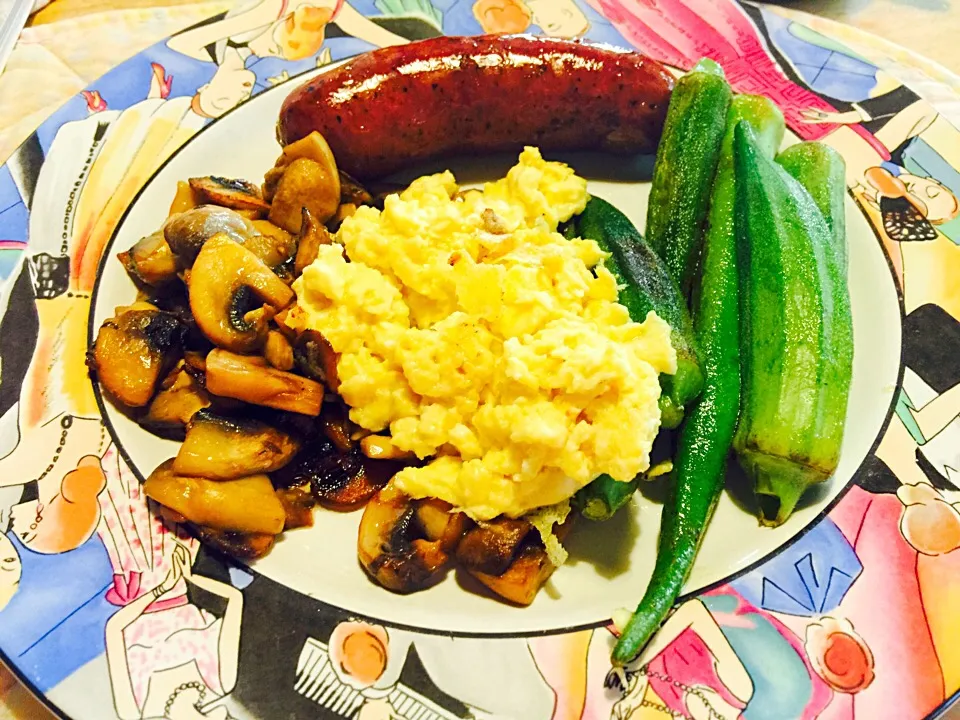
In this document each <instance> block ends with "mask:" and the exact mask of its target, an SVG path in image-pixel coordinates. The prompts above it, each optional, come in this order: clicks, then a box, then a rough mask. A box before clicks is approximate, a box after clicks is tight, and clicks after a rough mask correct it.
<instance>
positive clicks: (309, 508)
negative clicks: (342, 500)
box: [277, 485, 317, 530]
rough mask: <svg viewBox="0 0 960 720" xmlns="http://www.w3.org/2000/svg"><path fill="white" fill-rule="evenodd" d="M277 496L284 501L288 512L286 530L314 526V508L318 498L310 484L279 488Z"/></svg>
mask: <svg viewBox="0 0 960 720" xmlns="http://www.w3.org/2000/svg"><path fill="white" fill-rule="evenodd" d="M277 497H278V498H280V502H281V503H283V509H284V511H285V512H286V514H287V517H286V521H285V522H284V524H283V529H284V530H294V529H296V528H301V527H312V526H313V509H314V508H315V507H316V506H317V500H316V498H315V497H314V496H313V493H312V492H310V486H309V485H294V486H293V487H290V488H283V489H281V490H277Z"/></svg>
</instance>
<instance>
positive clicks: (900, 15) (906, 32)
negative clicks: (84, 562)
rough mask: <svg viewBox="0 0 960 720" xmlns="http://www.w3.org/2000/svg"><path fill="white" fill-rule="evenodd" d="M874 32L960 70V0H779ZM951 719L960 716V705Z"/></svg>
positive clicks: (32, 706) (33, 718)
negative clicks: (958, 45) (786, 0)
mask: <svg viewBox="0 0 960 720" xmlns="http://www.w3.org/2000/svg"><path fill="white" fill-rule="evenodd" d="M196 2H197V0H53V1H52V2H51V3H50V4H49V5H47V6H46V7H45V8H43V9H42V10H40V11H39V12H38V13H36V14H35V15H34V16H33V18H32V19H31V21H30V25H32V26H40V25H45V24H49V23H54V22H57V21H60V20H64V19H68V18H76V17H80V16H83V15H88V14H91V13H96V12H103V11H106V10H116V9H119V8H153V7H170V6H173V5H190V4H194V3H196ZM777 4H780V5H782V6H783V7H786V8H790V9H792V10H800V11H803V12H808V13H812V14H815V15H819V16H822V17H825V18H829V19H831V20H836V21H839V22H843V23H847V24H849V25H852V26H854V27H856V28H858V29H860V30H863V31H866V32H870V33H873V34H874V35H877V36H879V37H881V38H883V39H885V40H889V41H891V42H894V43H897V44H898V45H901V46H903V47H905V48H907V49H909V50H912V51H914V52H916V53H918V54H920V55H923V56H925V57H927V58H929V59H931V60H934V61H936V62H938V63H940V64H941V65H942V66H943V67H945V68H947V69H948V70H951V71H953V72H954V73H957V74H960V52H957V49H956V42H957V37H960V0H958V1H957V2H953V0H796V1H794V2H780V3H777ZM945 718H947V719H949V720H960V708H955V709H954V710H953V711H950V712H948V713H947V715H946V716H945ZM48 719H49V720H52V716H51V715H50V714H49V713H48V712H47V711H46V710H45V709H44V708H43V707H41V706H40V704H39V703H38V702H37V701H36V700H35V699H34V698H33V697H32V696H31V695H30V694H29V692H28V691H26V689H25V688H24V687H23V686H22V685H20V684H19V683H18V682H17V680H16V679H15V678H14V677H13V676H12V675H11V674H10V672H9V671H8V670H7V669H6V668H5V667H4V666H3V665H2V663H0V720H48Z"/></svg>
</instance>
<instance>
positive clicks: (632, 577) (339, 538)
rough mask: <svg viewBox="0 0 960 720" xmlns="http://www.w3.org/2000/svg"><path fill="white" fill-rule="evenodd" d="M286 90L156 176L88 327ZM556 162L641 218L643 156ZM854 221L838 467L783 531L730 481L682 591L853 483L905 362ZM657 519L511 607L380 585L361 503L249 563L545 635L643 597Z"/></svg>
mask: <svg viewBox="0 0 960 720" xmlns="http://www.w3.org/2000/svg"><path fill="white" fill-rule="evenodd" d="M290 90H291V86H290V85H285V86H283V87H281V88H278V89H275V90H271V91H267V92H264V93H262V94H260V95H258V96H256V97H255V98H253V99H252V100H250V101H249V102H247V103H246V104H244V105H242V106H240V107H239V108H237V109H236V110H234V111H233V112H231V113H229V114H227V115H225V116H224V117H223V118H221V119H220V120H219V121H218V122H216V123H214V124H212V125H210V126H209V127H207V128H206V129H204V130H203V131H202V132H200V133H198V134H197V135H196V136H195V137H194V138H193V139H192V140H191V141H190V142H189V143H187V145H185V146H184V147H183V148H182V149H181V150H180V151H179V152H178V153H177V154H176V155H174V156H173V157H172V158H171V159H170V161H168V162H167V164H166V165H165V166H164V167H163V168H162V169H161V170H160V171H159V172H158V173H157V174H156V175H155V176H154V177H153V178H152V179H151V180H150V182H149V183H148V184H147V185H146V187H145V188H144V190H143V191H142V192H141V194H140V195H139V197H138V198H137V199H136V201H135V202H134V203H133V205H132V206H131V208H130V210H129V211H128V213H127V215H126V216H125V217H124V219H123V221H122V222H121V224H120V226H119V228H118V229H117V232H116V234H115V236H114V239H113V245H112V246H111V247H109V248H108V249H107V251H106V252H105V253H104V257H105V260H104V265H103V268H102V270H101V277H100V280H99V284H98V286H97V290H96V296H95V307H94V312H93V314H92V325H91V332H92V333H93V335H95V333H96V329H97V328H99V326H100V324H101V323H102V322H103V321H104V320H105V319H106V318H108V317H110V316H111V315H112V314H113V310H114V308H115V307H116V306H118V305H125V304H129V303H130V302H131V301H132V299H133V297H134V295H135V292H136V290H135V288H134V286H133V283H132V282H131V281H130V279H129V278H128V277H127V274H126V272H125V271H124V269H123V267H122V265H121V263H120V262H119V261H118V260H117V259H116V254H117V252H119V251H120V250H124V249H127V248H129V247H130V246H131V245H133V244H134V243H135V242H136V241H137V240H138V239H140V238H141V237H142V236H144V235H147V234H149V233H151V232H154V231H155V230H156V229H157V228H159V227H160V225H161V223H162V222H163V220H164V218H165V217H166V214H167V210H168V208H169V206H170V201H171V199H172V198H173V194H174V191H175V188H176V183H177V181H178V180H184V179H186V178H188V177H192V176H198V175H209V174H215V175H223V176H227V177H240V178H246V179H249V180H252V181H255V182H259V180H260V179H261V178H262V177H263V173H264V172H265V171H266V170H267V169H268V168H269V167H271V166H272V165H273V162H274V160H275V159H276V156H277V155H278V153H279V146H278V145H277V141H276V139H275V127H276V119H277V115H278V111H279V108H280V105H281V103H282V102H283V99H284V97H285V96H286V95H287V93H288V92H290ZM788 142H791V141H788ZM548 157H549V158H550V159H557V158H556V156H548ZM562 159H565V160H567V161H569V162H570V163H571V164H572V165H573V166H574V168H575V169H577V170H578V172H580V173H582V174H583V175H584V176H586V177H587V178H588V180H589V189H590V192H591V193H593V194H595V195H598V196H601V197H603V198H605V199H607V200H609V201H610V202H612V203H614V204H615V205H616V206H618V207H619V208H620V209H621V210H623V211H624V212H625V213H626V214H627V215H628V216H630V218H631V219H632V220H633V221H634V222H635V223H636V224H637V225H638V227H641V228H642V227H643V224H644V218H645V217H646V202H647V195H648V193H649V184H648V183H643V182H639V181H638V180H637V179H636V178H637V177H638V167H639V166H642V163H637V162H632V161H628V160H624V159H622V158H616V157H611V156H591V155H572V156H569V157H566V156H564V157H563V158H562ZM513 160H515V158H504V157H496V158H489V159H485V160H484V161H482V162H481V161H476V160H473V161H469V162H467V161H456V162H451V163H442V164H439V165H438V164H434V166H433V167H432V168H430V169H433V168H436V167H440V166H443V167H446V166H449V167H450V168H451V169H452V170H453V171H454V173H455V174H457V176H458V178H459V179H461V181H462V182H465V183H466V182H467V181H470V182H475V181H479V180H487V179H494V178H496V177H498V176H500V175H501V174H502V173H503V172H505V170H506V169H507V168H508V167H509V166H510V165H511V164H512V161H513ZM847 227H848V238H849V245H850V290H851V297H852V304H853V319H854V336H855V361H854V375H853V386H852V389H851V397H850V405H849V412H848V422H847V428H846V436H845V441H844V446H843V453H842V457H841V462H840V467H839V469H838V471H837V474H836V476H835V477H834V478H833V479H832V480H830V481H829V483H827V484H825V485H824V486H822V487H820V488H818V489H817V491H816V492H815V493H814V494H813V496H812V497H809V498H806V499H805V501H804V503H802V507H801V508H800V509H798V510H797V511H796V512H795V513H794V515H793V517H792V518H791V519H790V520H789V521H788V522H787V523H785V524H784V525H783V526H781V527H779V528H776V529H769V528H762V527H760V526H759V524H758V523H757V521H756V519H755V518H754V517H753V516H752V515H751V514H749V511H747V510H745V509H743V507H742V505H739V504H738V502H736V500H735V499H734V496H733V495H731V493H730V491H729V490H728V491H727V492H725V493H724V495H723V498H722V499H721V501H720V503H719V505H718V507H717V511H716V515H715V516H714V519H713V522H712V524H711V525H710V529H709V531H708V532H707V535H706V538H705V540H704V543H703V547H702V549H701V551H700V555H699V557H698V559H697V562H696V565H695V566H694V568H693V572H692V574H691V577H690V580H689V582H688V583H687V586H686V591H687V592H692V591H695V590H698V589H701V588H703V587H705V586H708V585H711V584H714V583H717V582H720V581H722V580H724V579H725V578H729V577H730V576H731V575H734V574H736V573H738V572H740V571H742V570H744V569H745V568H747V567H748V566H750V565H752V564H754V563H756V562H757V561H759V560H761V559H762V558H764V557H765V556H767V555H769V554H770V553H772V552H774V551H775V550H776V549H777V548H779V547H780V546H782V545H783V544H785V543H787V542H789V541H790V540H791V539H792V538H794V537H796V536H797V535H798V533H801V532H802V531H803V530H804V528H806V527H807V526H808V525H809V524H810V523H811V521H813V520H814V519H815V518H816V517H817V516H819V515H820V514H821V513H822V512H824V510H825V509H826V508H827V507H828V506H829V505H830V503H831V501H832V500H833V499H834V498H835V497H836V495H837V493H839V492H840V491H841V490H842V489H843V488H844V487H845V486H846V484H847V482H848V481H849V480H850V478H851V476H852V475H853V473H854V471H855V470H856V469H857V467H858V466H859V464H860V463H861V461H862V460H863V459H864V457H865V456H866V454H867V453H868V451H869V450H870V449H871V447H872V445H873V443H874V440H875V438H876V437H877V436H878V434H879V432H880V430H881V427H882V426H883V424H884V422H885V420H886V418H887V415H888V412H889V409H890V406H891V402H892V399H893V393H894V388H895V386H896V383H897V379H898V377H897V376H898V370H899V363H898V360H899V357H900V326H901V323H900V308H899V304H898V301H897V292H896V289H895V286H894V283H893V280H892V277H891V274H890V271H889V269H888V267H887V262H886V259H885V257H884V255H883V252H882V250H881V247H880V245H879V243H878V242H877V239H876V236H875V235H874V233H873V231H872V230H871V229H870V227H869V226H868V224H867V222H866V220H865V219H864V217H863V216H862V215H861V213H860V212H859V211H858V210H857V208H856V206H855V205H854V204H853V202H852V201H851V200H849V199H848V202H847ZM881 328H882V329H883V330H880V329H881ZM104 418H105V420H106V421H107V423H108V426H109V428H110V432H111V434H112V435H113V437H114V440H115V441H116V442H117V445H118V446H119V447H120V448H122V450H123V452H124V453H125V455H126V456H127V458H128V459H129V462H130V465H131V467H132V468H133V469H134V471H135V472H136V473H137V474H138V475H140V476H141V478H143V477H146V476H147V475H148V474H149V473H150V472H151V471H152V470H153V468H154V467H156V466H157V465H158V464H160V462H162V461H164V460H166V459H168V458H170V457H173V456H174V455H175V454H176V449H177V444H176V443H174V442H171V441H167V440H162V439H160V438H157V437H155V436H153V435H151V434H150V433H148V432H146V431H145V430H143V429H142V428H140V427H139V426H138V425H136V423H134V422H132V421H131V420H130V419H128V418H127V417H126V416H124V415H123V414H122V413H121V412H119V411H118V410H117V409H116V408H114V407H112V406H111V405H110V404H109V402H107V403H106V407H105V414H104ZM852 419H855V420H852ZM659 515H660V505H659V504H658V503H656V502H654V501H652V500H650V499H647V498H645V497H643V496H642V495H639V494H638V495H637V499H636V501H635V503H634V504H633V505H632V506H631V507H630V508H629V511H625V512H622V513H620V514H619V515H618V516H617V517H616V518H615V519H614V520H612V521H610V522H608V523H605V524H598V525H590V524H587V523H583V524H581V526H580V527H578V529H577V530H576V532H575V533H574V535H573V537H572V539H571V543H570V545H571V558H570V561H569V562H568V563H567V565H565V566H564V567H562V568H560V569H559V570H558V571H557V572H556V573H555V574H554V576H553V579H552V580H551V582H550V583H549V584H548V586H547V587H546V588H545V590H544V591H542V592H541V593H540V594H539V596H538V597H537V599H536V600H535V601H534V603H533V605H531V606H530V607H529V608H517V607H512V606H509V605H506V604H503V603H501V602H498V601H496V600H494V599H492V598H490V597H489V596H486V595H481V594H477V593H475V592H473V591H472V590H469V589H466V588H465V587H463V586H462V585H461V584H459V583H458V579H457V576H456V574H455V573H451V574H450V575H449V576H448V577H447V578H446V579H445V580H444V581H443V582H442V583H440V584H439V585H438V586H436V587H434V588H432V589H430V590H427V591H424V592H420V593H415V594H412V595H408V596H400V595H395V594H393V593H391V592H388V591H387V590H384V589H382V588H380V587H378V586H377V585H375V584H373V583H372V582H371V581H370V580H369V579H368V578H367V576H366V574H365V573H364V571H363V569H362V568H361V567H360V565H359V564H358V562H357V556H356V536H357V525H358V523H359V520H360V512H354V513H349V514H342V513H336V512H330V511H323V510H319V511H317V513H316V517H315V525H314V527H312V528H310V529H300V530H295V531H293V532H289V533H287V534H285V535H284V536H283V538H282V540H281V541H280V542H278V543H277V545H276V546H275V547H274V549H273V550H272V552H271V553H270V554H269V555H268V556H267V557H266V558H263V559H261V560H259V561H256V562H255V563H253V564H252V566H251V567H253V568H254V569H255V570H256V571H257V572H259V573H262V574H263V575H266V576H267V577H270V578H271V579H273V580H275V581H277V582H280V583H282V584H284V585H285V586H287V587H289V588H291V589H292V590H296V591H298V592H301V593H305V594H307V595H309V596H311V597H314V598H317V599H319V600H322V601H324V602H327V603H330V604H332V605H335V606H338V607H341V608H344V609H347V610H348V611H350V612H354V613H357V614H358V615H363V616H367V617H371V618H376V619H379V620H382V621H385V622H387V623H390V624H393V625H405V626H409V627H416V628H422V629H425V630H427V631H430V632H458V633H468V634H479V635H487V634H489V635H496V634H507V633H528V632H529V633H535V632H545V631H551V630H559V629H564V628H572V627H578V626H583V625H588V624H593V623H598V622H603V621H605V620H607V619H609V618H610V616H611V613H612V612H613V611H614V610H615V609H616V608H619V607H629V608H632V607H633V606H634V605H635V604H636V602H637V600H638V599H639V597H640V595H641V594H642V592H643V588H644V587H645V585H646V583H647V580H648V578H649V577H650V573H651V571H652V569H653V563H654V557H655V554H656V542H657V533H658V528H659Z"/></svg>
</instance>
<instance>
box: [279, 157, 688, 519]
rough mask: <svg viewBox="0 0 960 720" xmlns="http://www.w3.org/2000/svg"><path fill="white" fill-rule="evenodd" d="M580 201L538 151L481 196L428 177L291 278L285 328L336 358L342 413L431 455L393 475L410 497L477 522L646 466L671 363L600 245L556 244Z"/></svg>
mask: <svg viewBox="0 0 960 720" xmlns="http://www.w3.org/2000/svg"><path fill="white" fill-rule="evenodd" d="M586 202H587V191H586V181H584V180H583V179H581V178H579V177H577V176H576V175H574V173H573V171H572V170H571V169H570V168H568V167H566V166H564V165H561V164H559V163H555V162H547V161H544V160H543V158H542V157H541V155H540V153H539V151H537V150H536V149H534V148H527V149H526V150H524V151H523V153H521V155H520V159H519V162H518V164H517V165H516V166H514V167H513V168H512V169H511V170H510V171H509V172H508V173H507V176H506V177H505V178H503V179H501V180H498V181H497V182H493V183H488V184H486V185H485V186H484V187H483V189H482V190H478V191H467V192H463V193H462V192H461V191H460V188H459V187H458V186H457V184H456V181H455V179H454V177H453V175H452V174H451V173H449V172H445V173H441V174H438V175H431V176H427V177H422V178H419V179H417V180H415V181H414V182H413V183H412V184H411V185H410V187H408V188H407V189H406V190H404V191H403V192H401V193H400V194H398V195H391V196H390V197H388V198H387V200H386V202H385V204H384V209H383V210H382V211H381V210H378V209H377V208H373V207H361V208H358V210H357V212H356V213H355V214H354V215H353V216H352V217H350V218H348V219H347V220H345V221H344V223H343V225H342V226H341V227H340V230H339V232H338V233H337V238H336V239H337V243H335V244H331V245H325V246H323V247H321V248H320V251H319V253H318V255H317V259H316V260H314V262H313V264H311V265H310V266H309V267H307V268H306V270H304V273H303V275H302V276H301V277H300V278H299V279H298V280H297V281H296V282H295V283H294V285H293V287H294V290H295V291H296V294H297V304H296V306H295V307H294V308H293V309H292V310H291V311H290V313H289V314H288V315H287V317H286V320H285V323H286V325H287V326H288V327H289V328H291V329H293V330H295V331H298V332H299V331H304V330H314V331H316V332H319V333H320V334H321V335H322V336H323V337H324V338H326V339H327V341H328V342H329V343H330V345H331V347H332V348H333V351H334V352H335V353H337V355H338V358H339V360H338V362H337V377H338V382H339V386H338V392H339V393H340V395H341V397H342V398H343V399H344V401H345V402H346V403H347V405H348V406H349V407H350V419H351V420H352V421H353V422H355V423H356V424H357V425H359V426H360V427H361V428H364V429H366V430H369V431H370V432H374V433H382V432H384V431H389V437H390V443H391V444H392V445H393V446H394V447H395V448H397V449H398V450H399V451H401V452H403V453H406V454H408V455H415V456H416V457H418V458H420V459H423V458H427V457H431V458H435V459H433V460H431V461H430V462H429V463H428V464H426V465H424V466H422V467H411V468H406V469H404V470H401V471H400V472H399V473H398V474H397V476H396V477H395V478H394V483H395V484H396V485H397V486H398V487H399V488H400V489H401V490H403V491H404V492H405V493H406V494H407V495H410V496H411V497H414V498H439V499H441V500H444V501H446V502H447V503H449V504H450V505H452V506H454V507H456V508H458V509H460V510H462V511H463V512H465V513H466V514H467V515H468V516H469V517H471V518H472V519H473V520H478V521H485V520H491V519H493V518H495V517H497V516H499V515H506V516H508V517H520V516H522V515H524V514H526V513H527V512H529V511H531V510H533V509H535V508H539V507H544V506H548V505H554V504H556V503H559V502H563V501H565V500H567V499H568V498H569V497H570V496H571V495H573V493H574V492H576V491H577V490H578V489H580V488H581V487H583V486H584V485H586V484H587V483H589V482H590V481H591V480H593V479H594V478H596V477H597V475H599V474H600V473H607V474H610V475H611V476H613V477H614V478H615V479H616V480H619V481H623V482H625V481H629V480H632V479H633V478H634V477H635V476H636V475H638V474H639V473H641V472H642V471H644V470H646V469H647V466H648V464H649V451H650V447H651V445H652V444H653V439H654V437H655V436H656V434H657V430H658V428H659V420H660V414H659V412H658V410H657V397H658V395H659V386H658V375H659V374H660V373H672V372H674V371H675V369H676V355H675V352H674V351H673V348H672V347H671V345H670V341H669V327H668V326H667V324H666V323H665V322H663V321H662V320H661V319H660V318H659V317H657V316H656V315H655V314H651V315H649V316H646V317H644V318H642V320H644V322H642V323H638V322H632V321H631V320H630V317H629V314H628V313H627V310H626V309H625V308H624V307H623V306H622V305H620V304H618V303H617V287H616V283H615V281H614V278H613V276H612V275H611V274H610V272H609V271H608V270H607V269H606V267H605V266H604V265H603V264H602V260H603V258H604V254H603V253H602V251H601V250H600V248H599V247H598V246H597V245H596V243H595V242H593V241H591V240H581V239H579V238H575V239H572V240H567V239H566V238H564V237H563V236H562V235H560V234H558V233H557V232H556V229H557V225H558V223H561V222H564V221H566V220H569V219H570V218H571V217H572V216H573V215H574V214H576V213H578V212H579V211H581V210H583V208H584V206H585V205H586ZM623 427H630V428H632V429H633V432H631V433H629V434H628V435H627V436H622V435H621V436H620V437H619V438H618V441H617V442H611V440H610V439H611V438H613V437H614V436H615V435H616V434H617V431H618V429H620V428H623Z"/></svg>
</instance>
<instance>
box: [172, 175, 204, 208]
mask: <svg viewBox="0 0 960 720" xmlns="http://www.w3.org/2000/svg"><path fill="white" fill-rule="evenodd" d="M202 204H203V203H202V201H201V200H200V197H199V194H198V193H196V192H195V191H194V189H193V188H192V187H190V183H188V182H186V181H185V180H177V192H176V194H175V195H174V196H173V202H172V203H170V212H168V213H167V215H168V216H170V215H176V214H177V213H182V212H186V211H187V210H192V209H193V208H195V207H197V205H202Z"/></svg>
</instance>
